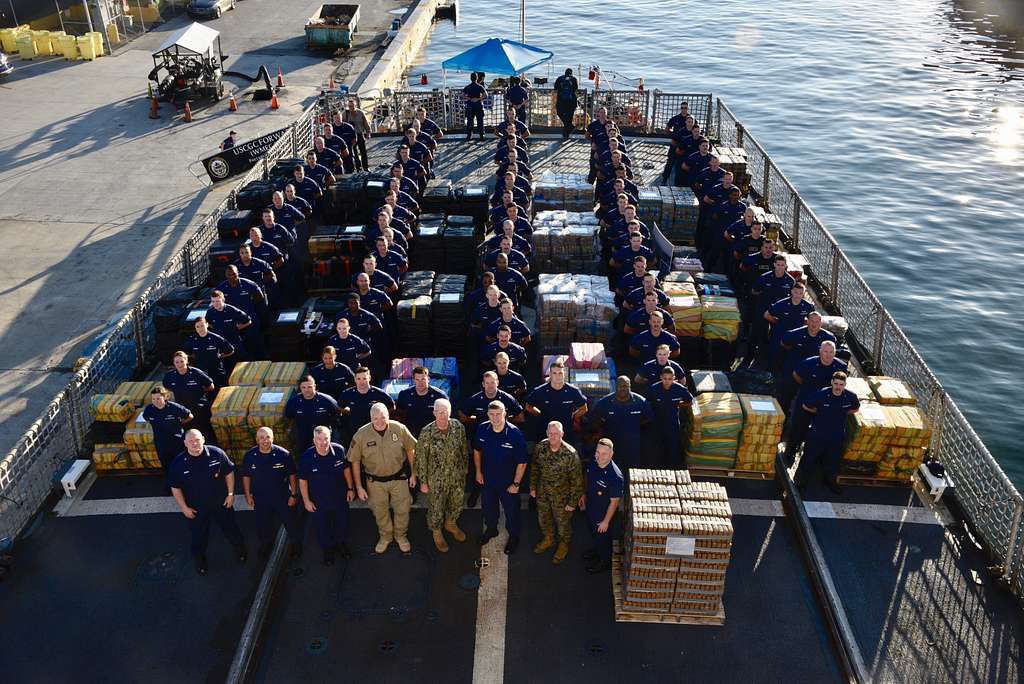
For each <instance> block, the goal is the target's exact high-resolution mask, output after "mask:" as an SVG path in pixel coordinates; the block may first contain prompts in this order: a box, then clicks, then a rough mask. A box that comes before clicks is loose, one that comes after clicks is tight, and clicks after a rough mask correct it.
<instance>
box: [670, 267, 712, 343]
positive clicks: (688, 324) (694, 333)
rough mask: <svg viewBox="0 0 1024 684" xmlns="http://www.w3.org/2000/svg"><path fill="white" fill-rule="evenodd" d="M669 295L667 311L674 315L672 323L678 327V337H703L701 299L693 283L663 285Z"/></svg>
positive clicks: (671, 282) (674, 282)
mask: <svg viewBox="0 0 1024 684" xmlns="http://www.w3.org/2000/svg"><path fill="white" fill-rule="evenodd" d="M662 288H663V289H664V292H665V294H667V295H668V306H667V307H666V310H667V311H668V312H669V313H670V314H672V322H673V323H674V324H675V326H676V335H677V336H681V337H700V336H701V320H702V319H701V317H702V315H703V313H702V309H703V307H702V306H701V302H700V299H699V298H698V297H697V290H696V288H695V287H694V285H693V283H688V282H678V281H670V282H665V283H664V284H663V285H662Z"/></svg>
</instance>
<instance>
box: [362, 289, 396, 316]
mask: <svg viewBox="0 0 1024 684" xmlns="http://www.w3.org/2000/svg"><path fill="white" fill-rule="evenodd" d="M356 294H358V295H359V306H360V308H362V309H366V310H367V311H369V312H370V313H372V314H373V315H374V316H376V317H377V318H379V319H380V320H381V321H383V320H384V312H385V311H387V310H388V309H390V308H391V298H390V297H388V295H387V293H386V292H384V290H381V289H379V288H376V287H370V288H369V289H367V291H366V292H365V293H362V292H359V290H358V289H357V290H356Z"/></svg>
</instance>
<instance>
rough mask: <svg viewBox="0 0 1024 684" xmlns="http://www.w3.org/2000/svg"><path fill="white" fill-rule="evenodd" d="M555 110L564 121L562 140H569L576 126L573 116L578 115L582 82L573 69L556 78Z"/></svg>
mask: <svg viewBox="0 0 1024 684" xmlns="http://www.w3.org/2000/svg"><path fill="white" fill-rule="evenodd" d="M554 89H555V112H556V113H557V114H558V118H559V119H560V120H561V121H562V140H568V139H569V135H570V134H571V133H572V131H573V129H574V128H575V126H574V125H573V117H574V116H575V115H576V107H577V106H579V103H578V102H577V94H578V93H579V89H580V84H579V82H578V81H577V80H576V77H575V76H573V74H572V69H566V70H565V73H564V74H562V75H561V76H559V77H558V78H556V79H555V86H554Z"/></svg>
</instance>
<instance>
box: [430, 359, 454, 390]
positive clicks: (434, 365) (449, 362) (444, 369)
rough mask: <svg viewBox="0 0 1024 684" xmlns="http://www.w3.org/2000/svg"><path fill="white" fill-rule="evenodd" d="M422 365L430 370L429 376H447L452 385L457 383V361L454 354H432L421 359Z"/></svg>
mask: <svg viewBox="0 0 1024 684" xmlns="http://www.w3.org/2000/svg"><path fill="white" fill-rule="evenodd" d="M423 367H424V368H426V369H427V370H428V371H430V377H431V379H433V378H448V379H449V380H451V381H452V384H453V385H456V384H458V380H459V362H458V360H457V359H456V358H455V357H454V356H432V357H426V358H424V359H423Z"/></svg>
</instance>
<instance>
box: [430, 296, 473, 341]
mask: <svg viewBox="0 0 1024 684" xmlns="http://www.w3.org/2000/svg"><path fill="white" fill-rule="evenodd" d="M464 301H465V295H464V294H463V293H462V292H461V291H459V292H438V293H436V294H435V295H434V310H433V320H432V323H433V336H432V337H433V340H434V351H435V352H437V353H440V354H443V353H450V354H455V355H456V356H459V357H462V356H464V355H465V353H466V340H467V339H468V334H467V322H466V307H465V303H464Z"/></svg>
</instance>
